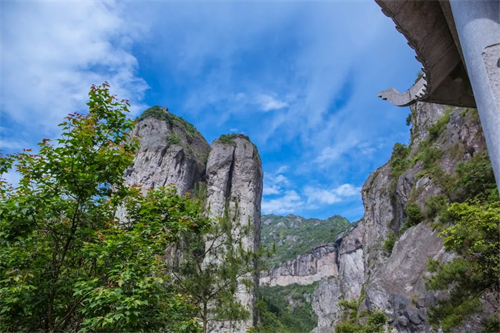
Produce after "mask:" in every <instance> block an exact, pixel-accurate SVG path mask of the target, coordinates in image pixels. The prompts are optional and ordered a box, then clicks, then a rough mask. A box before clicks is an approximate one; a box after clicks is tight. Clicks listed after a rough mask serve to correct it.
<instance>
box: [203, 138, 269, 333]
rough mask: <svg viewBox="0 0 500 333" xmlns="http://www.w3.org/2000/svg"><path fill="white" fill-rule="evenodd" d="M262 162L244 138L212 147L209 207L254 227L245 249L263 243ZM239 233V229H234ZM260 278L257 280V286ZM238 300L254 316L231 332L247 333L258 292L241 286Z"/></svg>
mask: <svg viewBox="0 0 500 333" xmlns="http://www.w3.org/2000/svg"><path fill="white" fill-rule="evenodd" d="M262 178H263V172H262V163H261V160H260V156H259V152H258V151H257V147H255V146H254V145H253V144H252V143H251V142H250V140H249V139H248V137H246V136H245V135H241V134H239V135H227V136H223V137H221V138H220V139H218V140H215V141H214V142H213V144H212V147H211V150H210V155H209V157H208V164H207V172H206V180H207V205H208V207H209V209H210V215H211V216H213V217H216V216H223V215H224V211H225V209H226V207H227V209H228V211H229V214H230V215H231V216H236V217H237V221H236V223H238V224H239V225H247V224H248V223H250V225H251V226H252V227H253V229H252V232H251V234H250V236H248V237H246V238H245V239H244V240H243V246H245V247H247V248H249V249H252V250H257V249H258V247H259V243H260V216H261V212H260V204H261V200H262ZM235 232H238V228H235ZM257 287H258V279H257V278H255V286H254V288H257ZM238 289H239V290H238V294H237V298H238V300H240V301H241V302H242V303H243V304H245V305H246V307H247V308H248V309H249V310H250V312H251V313H252V314H253V317H252V318H251V319H250V320H249V321H247V322H241V323H236V324H234V323H233V325H234V326H233V327H232V330H231V332H235V333H239V332H241V333H244V332H245V331H246V327H249V326H255V323H256V318H255V309H254V307H255V301H256V296H255V289H254V290H250V291H248V290H247V289H246V287H244V286H243V285H240V287H239V288H238ZM225 329H229V323H224V324H222V326H219V327H217V328H214V329H213V330H212V332H223V331H224V330H225Z"/></svg>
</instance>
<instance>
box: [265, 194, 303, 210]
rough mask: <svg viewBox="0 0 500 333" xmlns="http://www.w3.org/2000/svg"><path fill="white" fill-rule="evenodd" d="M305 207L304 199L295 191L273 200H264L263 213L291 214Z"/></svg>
mask: <svg viewBox="0 0 500 333" xmlns="http://www.w3.org/2000/svg"><path fill="white" fill-rule="evenodd" d="M303 206H304V204H303V202H302V198H301V197H300V196H299V195H298V194H297V192H295V191H293V190H289V191H286V192H285V195H284V196H282V197H280V198H277V199H271V200H266V199H263V200H262V213H264V214H290V213H293V212H295V211H297V210H299V209H301V208H302V207H303Z"/></svg>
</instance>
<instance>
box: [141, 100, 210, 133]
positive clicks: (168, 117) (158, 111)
mask: <svg viewBox="0 0 500 333" xmlns="http://www.w3.org/2000/svg"><path fill="white" fill-rule="evenodd" d="M146 118H156V119H159V120H164V121H166V122H167V123H168V124H170V126H177V127H179V128H181V129H183V132H184V133H186V136H187V138H188V139H192V138H194V137H195V136H198V137H201V134H200V132H198V130H197V129H196V127H194V126H193V124H191V123H189V122H187V121H185V120H184V119H183V118H182V117H178V116H176V115H175V114H173V113H171V112H168V109H166V108H161V107H160V106H158V105H155V106H153V107H150V108H149V109H147V110H146V111H144V112H143V113H142V114H141V116H140V117H138V118H137V121H141V120H143V119H146Z"/></svg>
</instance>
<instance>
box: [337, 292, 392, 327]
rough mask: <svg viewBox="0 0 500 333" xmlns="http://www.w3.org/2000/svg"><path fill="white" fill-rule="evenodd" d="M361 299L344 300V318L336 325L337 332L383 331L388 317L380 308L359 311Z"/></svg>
mask: <svg viewBox="0 0 500 333" xmlns="http://www.w3.org/2000/svg"><path fill="white" fill-rule="evenodd" d="M359 303H360V302H359V301H357V300H355V299H354V300H350V301H347V300H342V301H340V302H339V306H340V307H341V308H342V310H343V313H342V319H341V321H340V322H339V323H338V324H337V326H336V327H335V333H382V332H385V330H384V325H385V323H386V321H387V317H386V316H385V315H384V313H383V312H382V311H380V310H379V309H375V310H372V311H364V312H362V313H360V312H359Z"/></svg>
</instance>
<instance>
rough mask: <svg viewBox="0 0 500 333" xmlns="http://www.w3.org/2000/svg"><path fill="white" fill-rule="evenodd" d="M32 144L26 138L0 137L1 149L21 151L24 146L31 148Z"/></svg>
mask: <svg viewBox="0 0 500 333" xmlns="http://www.w3.org/2000/svg"><path fill="white" fill-rule="evenodd" d="M29 147H30V144H29V143H27V142H26V141H24V140H11V139H0V149H11V150H17V151H20V150H21V149H23V148H29Z"/></svg>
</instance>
